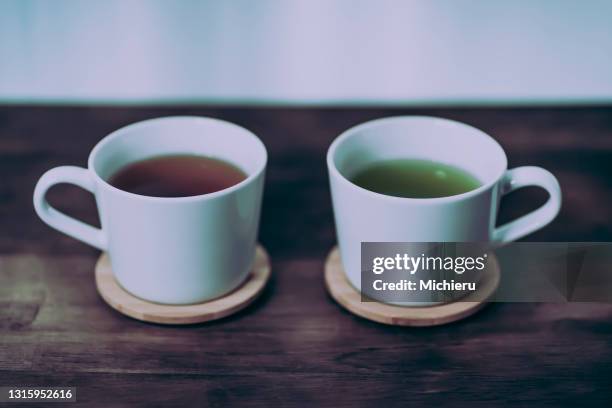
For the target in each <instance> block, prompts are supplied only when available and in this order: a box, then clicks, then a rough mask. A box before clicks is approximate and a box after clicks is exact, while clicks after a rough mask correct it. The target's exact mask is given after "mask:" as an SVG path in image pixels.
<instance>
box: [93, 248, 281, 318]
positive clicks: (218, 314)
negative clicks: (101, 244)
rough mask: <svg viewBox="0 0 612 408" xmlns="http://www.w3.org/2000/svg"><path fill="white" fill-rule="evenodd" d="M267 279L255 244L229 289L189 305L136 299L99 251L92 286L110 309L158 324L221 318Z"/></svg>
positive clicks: (266, 267)
mask: <svg viewBox="0 0 612 408" xmlns="http://www.w3.org/2000/svg"><path fill="white" fill-rule="evenodd" d="M269 279H270V260H269V257H268V254H267V253H266V251H265V250H264V248H263V247H261V246H258V247H257V250H256V252H255V262H254V265H253V270H252V272H251V274H250V275H249V276H248V277H247V279H246V281H245V282H244V283H243V284H242V285H241V286H240V287H238V288H237V289H235V290H234V291H232V292H231V293H229V294H227V295H225V296H223V297H220V298H217V299H213V300H210V301H207V302H203V303H198V304H193V305H164V304H159V303H153V302H149V301H146V300H143V299H140V298H138V297H136V296H134V295H132V294H131V293H129V292H127V291H126V290H125V289H123V288H122V287H121V286H120V285H119V284H118V283H117V281H116V280H115V277H114V275H113V272H112V269H111V264H110V260H109V258H108V255H107V254H106V253H103V254H102V255H101V256H100V258H99V259H98V262H97V263H96V287H97V289H98V292H99V293H100V296H102V298H103V299H104V300H105V301H106V303H108V304H109V305H110V306H111V307H112V308H113V309H115V310H117V311H119V312H120V313H123V314H124V315H127V316H130V317H132V318H134V319H137V320H142V321H145V322H151V323H161V324H193V323H202V322H208V321H211V320H217V319H221V318H223V317H227V316H229V315H231V314H234V313H236V312H238V311H239V310H242V309H244V308H245V307H247V306H248V305H249V304H251V303H252V302H253V301H254V300H255V299H256V298H257V296H258V295H259V294H261V292H262V291H263V289H264V287H265V286H266V283H267V282H268V280H269Z"/></svg>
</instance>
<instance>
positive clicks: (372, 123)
mask: <svg viewBox="0 0 612 408" xmlns="http://www.w3.org/2000/svg"><path fill="white" fill-rule="evenodd" d="M413 119H417V120H428V121H431V122H446V123H449V124H452V125H454V126H459V127H463V128H468V129H469V130H471V131H473V132H477V133H478V134H480V135H482V136H485V137H487V138H488V139H489V140H491V141H492V142H493V143H494V144H495V145H496V146H497V147H498V148H499V151H500V152H501V154H502V156H503V159H504V163H503V170H502V171H501V173H500V174H498V175H497V177H494V178H493V179H492V180H490V181H488V182H486V183H484V184H482V185H481V186H479V187H478V188H475V189H473V190H470V191H467V192H465V193H461V194H455V195H451V196H445V197H434V198H412V197H398V196H392V195H387V194H381V193H377V192H375V191H371V190H368V189H366V188H363V187H360V186H358V185H357V184H355V183H353V182H352V181H350V180H349V179H348V178H346V177H345V176H344V175H343V174H342V173H341V172H340V171H339V170H338V168H337V167H336V162H335V157H334V156H335V154H336V150H337V149H338V146H340V144H341V143H342V142H344V141H345V140H346V139H349V138H350V137H352V136H353V135H354V134H356V133H358V132H361V131H363V130H365V129H369V128H372V127H376V126H380V125H382V124H386V123H390V122H400V121H405V120H413ZM327 169H328V171H329V173H330V175H331V176H333V177H335V178H336V179H338V180H340V182H341V183H344V184H346V185H347V186H350V187H353V188H356V189H358V190H359V191H361V192H362V193H366V194H370V195H373V196H375V197H377V198H380V199H385V200H389V201H395V202H405V203H408V202H410V203H432V204H434V203H446V202H452V201H461V200H465V199H468V198H471V197H474V196H476V195H479V194H481V193H482V192H484V191H487V190H488V189H490V188H491V187H493V186H494V185H495V184H496V183H498V182H499V180H500V179H501V178H502V177H503V176H504V174H505V172H506V171H507V170H508V158H507V156H506V152H505V151H504V149H503V148H502V146H501V145H500V144H499V142H498V141H497V140H495V139H494V138H493V137H492V136H490V135H489V134H487V133H486V132H484V131H483V130H480V129H478V128H476V127H474V126H472V125H468V124H467V123H463V122H459V121H457V120H453V119H447V118H442V117H438V116H428V115H398V116H390V117H385V118H379V119H373V120H369V121H367V122H363V123H360V124H358V125H355V126H352V127H350V128H348V129H346V130H345V131H344V132H342V133H340V135H339V136H338V137H336V138H335V139H334V141H333V142H332V144H331V145H330V146H329V149H328V150H327Z"/></svg>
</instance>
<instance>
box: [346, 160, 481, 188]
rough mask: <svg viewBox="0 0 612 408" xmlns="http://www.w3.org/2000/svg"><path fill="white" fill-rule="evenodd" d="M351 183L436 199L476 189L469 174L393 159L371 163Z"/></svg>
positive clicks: (443, 167) (426, 161) (473, 179)
mask: <svg viewBox="0 0 612 408" xmlns="http://www.w3.org/2000/svg"><path fill="white" fill-rule="evenodd" d="M351 181H352V182H353V183H355V184H357V185H358V186H359V187H362V188H365V189H367V190H370V191H374V192H375V193H380V194H385V195H390V196H396V197H406V198H437V197H448V196H453V195H456V194H462V193H466V192H468V191H471V190H474V189H476V188H478V187H480V182H479V181H478V179H476V178H475V177H474V176H472V175H471V174H470V173H468V172H466V171H464V170H461V169H459V168H457V167H454V166H449V165H447V164H442V163H436V162H433V161H428V160H416V159H396V160H385V161H380V162H376V163H374V164H371V165H370V166H368V167H366V168H364V169H362V170H360V171H358V172H357V173H355V174H354V175H353V177H351Z"/></svg>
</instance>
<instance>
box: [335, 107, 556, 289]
mask: <svg viewBox="0 0 612 408" xmlns="http://www.w3.org/2000/svg"><path fill="white" fill-rule="evenodd" d="M399 158H411V159H424V160H431V161H435V162H440V163H444V164H448V165H452V166H455V167H458V168H460V169H463V170H465V171H467V172H469V173H470V174H471V175H473V176H474V177H476V178H477V179H478V180H479V181H480V183H481V186H480V187H478V188H477V189H475V190H472V191H469V192H467V193H463V194H458V195H454V196H448V197H441V198H422V199H415V198H401V197H393V196H388V195H383V194H378V193H375V192H372V191H369V190H366V189H363V188H361V187H359V186H357V185H355V184H353V183H352V182H351V181H350V178H351V176H352V175H354V174H355V173H356V172H357V171H359V170H361V169H363V168H365V167H367V166H368V165H370V164H372V163H375V162H378V161H381V160H388V159H399ZM507 164H508V161H507V159H506V154H505V153H504V150H503V149H502V148H501V146H500V145H499V144H498V143H497V142H496V141H495V140H494V139H493V138H491V137H490V136H489V135H487V134H486V133H484V132H483V131H481V130H478V129H476V128H474V127H472V126H469V125H466V124H463V123H460V122H456V121H452V120H447V119H441V118H434V117H425V116H402V117H392V118H386V119H379V120H373V121H370V122H367V123H364V124H361V125H359V126H356V127H353V128H351V129H349V130H347V131H345V132H344V133H342V134H341V135H340V136H338V138H336V140H334V142H333V143H332V145H331V146H330V148H329V150H328V152H327V167H328V171H329V179H330V184H331V194H332V202H333V207H334V218H335V221H336V233H337V238H338V245H339V247H340V254H341V258H342V263H343V266H344V269H345V271H346V274H347V277H348V279H349V281H350V282H351V284H352V285H353V286H354V287H355V288H357V289H358V290H361V242H490V243H491V245H492V246H496V245H500V244H502V243H504V242H508V241H514V240H516V239H519V238H521V237H523V236H525V235H527V234H529V233H531V232H533V231H535V230H537V229H540V228H542V227H544V226H545V225H547V224H548V223H550V222H551V221H552V220H553V219H554V218H555V216H556V215H557V214H558V213H559V209H560V206H561V189H560V187H559V183H558V181H557V179H556V178H555V176H553V175H552V174H551V173H550V172H548V171H547V170H544V169H542V168H540V167H532V166H525V167H517V168H515V169H511V170H508V169H507ZM525 186H538V187H542V188H544V189H545V190H546V191H548V193H549V195H550V197H549V199H548V201H547V202H546V203H545V204H544V205H543V206H542V207H540V208H538V209H537V210H535V211H533V212H531V213H529V214H527V215H524V216H522V217H520V218H518V219H516V220H514V221H512V222H509V223H507V224H505V225H502V226H500V227H497V228H496V227H495V222H496V219H497V212H498V209H499V203H500V200H501V198H502V196H503V195H504V194H507V193H509V192H510V191H513V190H516V189H518V188H521V187H525Z"/></svg>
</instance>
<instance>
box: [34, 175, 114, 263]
mask: <svg viewBox="0 0 612 408" xmlns="http://www.w3.org/2000/svg"><path fill="white" fill-rule="evenodd" d="M60 183H70V184H74V185H76V186H78V187H81V188H82V189H84V190H87V191H89V192H90V193H92V194H94V188H95V185H94V180H93V179H92V177H91V175H90V174H89V173H88V171H87V170H86V169H84V168H81V167H76V166H61V167H56V168H54V169H51V170H49V171H47V172H46V173H45V174H43V175H42V177H41V178H40V179H39V180H38V183H36V188H35V189H34V209H35V210H36V213H37V214H38V216H39V217H40V218H41V219H42V220H43V221H44V222H45V223H47V224H48V225H49V226H51V227H52V228H55V229H56V230H58V231H61V232H63V233H64V234H67V235H70V236H71V237H73V238H76V239H78V240H80V241H83V242H85V243H87V244H89V245H91V246H94V247H96V248H98V249H100V250H102V251H104V250H106V247H107V245H106V236H105V234H104V232H103V231H102V230H101V229H100V228H95V227H92V226H91V225H88V224H85V223H84V222H81V221H79V220H77V219H75V218H72V217H69V216H67V215H66V214H64V213H61V212H59V211H58V210H56V209H55V208H53V207H51V206H50V205H49V203H48V202H47V199H46V198H45V196H46V194H47V191H48V190H49V188H51V187H52V186H53V185H55V184H60Z"/></svg>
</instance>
